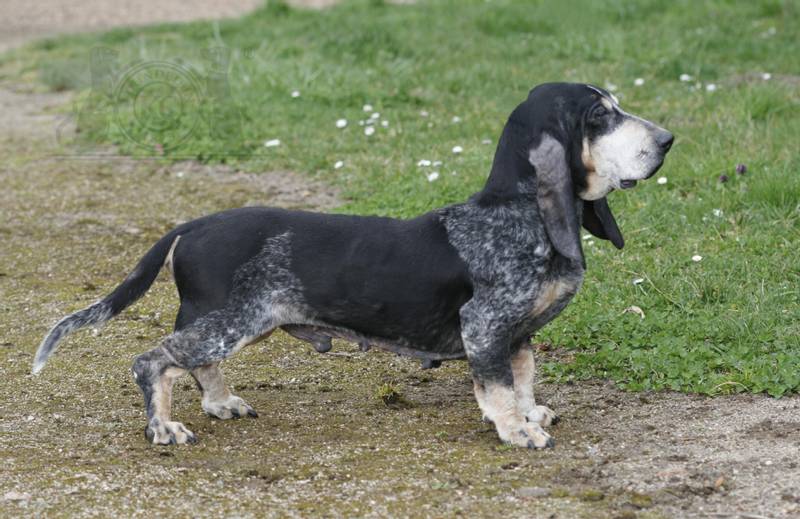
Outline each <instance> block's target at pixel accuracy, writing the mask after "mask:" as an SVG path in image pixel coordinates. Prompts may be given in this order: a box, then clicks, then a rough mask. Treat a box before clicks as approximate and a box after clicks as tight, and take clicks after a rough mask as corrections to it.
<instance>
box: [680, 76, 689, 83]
mask: <svg viewBox="0 0 800 519" xmlns="http://www.w3.org/2000/svg"><path fill="white" fill-rule="evenodd" d="M678 79H680V80H681V81H683V82H684V83H686V82H689V81H691V80H692V76H690V75H689V74H681V76H680V77H679V78H678Z"/></svg>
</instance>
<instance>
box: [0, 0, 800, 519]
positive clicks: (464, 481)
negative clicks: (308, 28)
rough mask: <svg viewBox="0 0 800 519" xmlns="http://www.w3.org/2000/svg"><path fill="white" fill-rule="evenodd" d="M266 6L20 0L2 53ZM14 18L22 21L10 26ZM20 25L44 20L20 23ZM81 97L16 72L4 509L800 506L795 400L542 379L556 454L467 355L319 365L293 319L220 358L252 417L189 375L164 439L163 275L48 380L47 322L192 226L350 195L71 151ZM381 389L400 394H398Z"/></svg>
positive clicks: (68, 348) (1, 306) (82, 338)
mask: <svg viewBox="0 0 800 519" xmlns="http://www.w3.org/2000/svg"><path fill="white" fill-rule="evenodd" d="M256 3H257V2H252V1H237V2H228V3H226V4H224V5H221V6H218V5H217V4H216V3H212V2H206V1H201V2H195V3H192V4H187V5H190V7H186V8H184V7H181V4H179V3H178V2H174V1H165V0H161V1H160V2H157V3H156V2H149V1H148V2H139V3H137V4H136V11H135V12H134V11H132V10H131V11H121V10H118V9H111V8H110V7H108V5H109V3H108V2H82V3H80V4H79V3H78V2H75V3H55V2H53V5H50V6H49V7H50V8H49V9H44V8H43V7H42V6H43V5H45V6H46V5H48V4H49V3H47V4H46V3H41V2H39V3H34V2H28V3H23V2H17V1H16V0H14V1H10V2H9V1H6V2H4V3H2V5H0V20H2V21H0V46H2V45H5V46H10V45H12V44H16V42H19V41H21V40H22V39H27V38H29V37H31V36H33V35H44V34H50V33H52V31H59V32H61V31H65V30H79V29H84V28H100V27H107V26H109V25H111V24H116V23H134V22H135V23H146V22H149V21H156V20H164V19H185V18H184V17H188V16H189V15H191V16H192V17H198V16H204V17H212V16H221V15H226V14H230V15H233V14H236V13H238V12H241V11H242V10H246V9H249V8H251V7H252V6H253V5H254V4H256ZM34 4H35V5H34ZM79 5H80V6H82V8H83V9H86V11H80V10H79V8H78V6H79ZM81 12H89V13H92V14H91V16H88V17H85V16H81ZM9 13H12V14H15V15H16V16H17V19H18V20H21V21H20V22H19V23H18V25H17V26H15V27H12V28H11V29H12V30H10V31H9V30H8V28H7V27H3V26H2V25H3V24H7V23H8V20H10V19H11V18H10V17H9ZM19 13H27V14H24V15H23V16H21V17H20V16H18V15H19ZM36 13H39V14H38V15H37V14H36ZM104 13H105V14H104ZM58 16H63V17H64V18H61V19H59V18H58ZM68 20H71V21H68ZM25 23H27V24H28V25H27V27H31V29H29V30H27V29H26V30H21V29H20V30H18V28H19V27H26V26H25V25H24V24H25ZM48 27H49V28H48ZM36 28H40V29H36ZM4 29H5V30H4ZM14 31H17V34H18V35H19V36H15V33H14ZM15 38H16V39H15ZM69 101H70V99H69V96H68V95H66V94H49V93H41V92H36V91H35V90H34V89H33V88H32V87H30V86H28V85H24V84H18V83H8V82H6V83H3V84H0V111H2V113H3V117H2V118H0V156H2V157H3V160H2V162H1V163H0V179H2V184H3V189H2V190H0V239H1V240H2V244H3V245H2V247H0V395H3V396H2V398H0V460H2V463H3V466H4V469H3V471H0V516H2V517H22V516H31V515H43V516H76V517H98V516H100V517H108V516H112V515H120V516H126V517H127V516H152V515H154V514H158V515H165V514H166V513H170V514H171V515H176V516H196V515H222V516H236V517H263V516H270V517H309V516H315V515H324V516H351V517H352V516H365V517H385V516H398V517H402V516H413V517H446V516H454V515H462V516H467V517H482V516H498V515H500V514H502V515H503V516H506V517H548V518H549V517H559V518H565V519H568V518H574V517H587V518H597V517H615V518H628V519H629V518H637V517H638V518H655V517H719V518H749V519H759V518H764V517H770V518H772V517H787V518H788V517H798V516H800V490H798V488H800V467H798V455H799V454H800V398H798V397H795V396H792V397H788V398H784V399H781V400H774V399H770V398H767V397H763V396H753V395H740V396H733V397H721V398H707V397H700V396H692V395H682V394H675V393H655V394H631V393H625V392H621V391H618V390H616V389H614V388H613V387H611V386H610V385H608V384H605V383H602V382H585V383H580V384H574V385H571V384H567V385H550V384H540V385H539V386H538V388H537V391H538V392H537V394H538V395H539V396H540V400H541V401H542V402H543V403H547V404H548V405H550V406H551V407H553V408H554V409H556V410H557V411H558V412H559V413H560V415H561V416H562V418H563V420H562V422H561V423H560V424H559V425H557V426H556V427H554V428H553V429H552V431H551V432H552V434H553V435H554V436H555V438H556V440H557V442H558V444H557V447H556V448H555V449H553V450H548V451H541V452H528V451H521V450H514V449H507V448H506V447H504V446H501V445H499V444H498V443H497V440H496V437H495V434H494V432H493V431H492V430H491V428H490V427H487V426H486V425H484V424H482V423H481V422H480V420H479V418H480V414H479V412H478V409H477V405H476V404H475V402H474V398H473V397H472V395H471V384H470V382H469V377H468V372H467V369H466V366H465V365H464V364H463V363H459V362H454V363H450V364H447V365H445V367H443V368H441V369H439V370H434V371H424V372H423V371H420V370H419V367H418V364H417V363H416V362H413V361H410V360H407V359H400V358H397V357H395V356H393V355H389V354H383V353H379V352H370V353H367V354H362V353H360V352H358V351H357V348H355V347H354V346H352V345H349V344H345V343H337V344H336V346H335V348H334V350H333V352H332V354H328V355H318V354H316V353H313V352H312V351H310V348H308V347H307V346H305V345H301V344H298V343H297V342H296V341H294V340H291V339H290V338H288V337H287V336H285V335H283V334H280V333H278V334H275V335H273V336H272V337H270V339H269V340H267V341H266V342H263V343H261V344H258V345H255V346H253V347H251V348H248V349H247V350H246V351H244V352H241V353H240V354H239V355H238V356H236V357H235V358H234V359H231V360H230V361H228V362H226V367H225V371H226V374H227V376H228V377H229V380H230V381H231V383H232V384H233V386H234V388H235V390H236V392H237V393H238V394H240V395H241V396H242V397H244V398H245V399H246V400H248V402H250V403H251V404H253V405H254V407H256V408H257V409H258V410H259V412H260V414H261V417H260V418H259V419H257V420H237V421H234V422H228V421H225V422H222V421H215V420H211V419H209V418H207V417H206V416H204V415H203V414H202V412H201V411H200V409H199V397H198V395H197V393H196V391H195V390H194V388H193V386H192V384H190V383H189V381H188V380H186V379H184V380H182V381H181V382H179V384H178V386H177V389H176V397H175V404H174V413H175V415H176V418H177V419H180V420H182V421H184V422H185V423H186V424H187V425H188V426H189V427H190V428H191V429H192V430H193V431H194V432H196V433H197V434H198V437H199V440H200V444H198V445H196V446H193V447H181V448H162V447H159V448H155V447H151V446H149V445H147V444H146V443H145V441H144V439H143V435H142V433H141V432H142V429H143V426H144V417H143V410H142V404H141V397H140V395H139V393H138V390H137V388H136V386H135V384H134V382H133V380H132V377H131V376H130V372H129V366H130V363H131V359H132V358H133V356H134V355H136V354H137V353H140V352H142V351H146V350H148V349H150V348H152V347H153V345H154V344H155V343H156V342H157V341H158V339H159V338H160V337H163V336H164V335H165V334H166V333H168V330H169V327H170V323H171V321H172V319H173V316H174V311H175V307H176V304H175V303H176V297H175V294H174V288H173V286H172V284H171V282H170V280H169V278H168V277H167V276H166V275H162V276H161V277H160V278H159V280H158V281H157V282H156V284H155V285H154V287H153V289H152V290H151V292H150V293H149V294H148V296H147V297H146V298H144V299H143V300H142V301H140V302H139V303H138V304H137V305H136V306H135V307H133V308H132V309H130V310H128V311H126V312H125V313H123V315H121V316H120V317H119V318H118V319H117V320H116V321H114V322H113V323H112V324H110V325H109V326H107V327H106V328H104V329H103V330H99V331H94V332H91V331H85V332H83V333H81V334H79V335H76V336H74V337H72V338H71V339H69V340H68V341H66V343H65V344H64V345H63V347H62V349H61V350H60V351H59V352H58V353H56V355H55V356H54V358H53V359H52V360H51V362H50V364H49V365H48V366H47V368H46V369H45V371H44V372H43V373H42V374H41V375H40V376H38V377H33V376H31V375H29V369H30V362H31V360H32V356H33V353H34V350H35V348H36V345H37V343H38V341H39V340H40V338H41V336H42V335H43V334H44V333H45V332H46V330H47V329H48V327H49V326H50V325H51V324H52V323H53V322H54V321H55V320H57V319H58V318H59V317H61V316H63V315H64V314H65V313H67V312H69V311H72V310H75V309H77V308H80V307H82V306H85V305H86V304H87V303H89V302H91V301H93V300H95V299H97V298H98V297H100V296H102V295H104V294H105V293H106V292H107V291H108V290H109V289H111V288H112V287H113V286H114V285H115V283H116V282H117V281H118V280H120V279H121V278H122V277H124V275H125V274H126V273H127V272H128V271H129V270H130V268H131V267H132V265H133V264H134V263H135V261H136V259H138V257H139V256H140V255H141V254H142V253H143V252H144V251H145V250H146V249H147V247H148V246H149V245H150V244H151V243H152V242H153V241H154V240H155V239H156V238H157V237H158V236H159V235H160V233H162V232H163V231H164V230H165V229H166V228H168V227H170V226H171V225H173V224H174V223H175V222H177V221H181V220H185V219H187V218H190V217H194V216H198V215H200V214H204V213H207V212H210V211H214V210H219V209H221V208H224V207H232V206H238V205H246V204H253V203H264V204H275V205H283V206H287V207H306V208H315V209H325V208H330V207H332V206H334V205H335V204H336V203H337V199H336V196H335V193H331V192H330V190H329V189H328V188H327V187H326V186H324V185H321V184H315V183H311V182H308V181H307V180H305V179H304V178H303V177H301V176H298V175H293V174H291V173H287V172H273V173H265V174H261V175H252V174H247V173H243V172H238V171H235V170H233V169H231V168H224V167H208V166H203V165H199V164H195V163H191V162H185V163H179V164H173V165H165V164H163V163H159V162H156V161H139V162H137V161H132V160H129V159H120V158H118V157H114V156H113V154H109V155H108V156H107V157H103V156H102V154H101V155H95V156H94V158H92V159H91V160H79V159H77V158H75V159H74V160H68V158H69V157H67V158H66V159H65V157H64V152H65V150H64V149H63V148H62V147H60V144H58V143H57V142H56V141H55V139H54V135H55V129H56V128H61V129H62V130H63V131H65V132H67V133H68V132H69V131H70V125H69V124H68V123H65V122H64V120H63V119H62V118H61V117H59V116H57V115H53V114H54V113H56V112H57V109H59V108H61V107H63V106H64V105H65V104H66V103H68V102H69ZM567 355H568V353H567V352H564V351H563V350H561V349H558V348H556V349H555V350H553V351H546V352H541V353H540V357H551V358H556V357H560V358H562V359H564V358H565V357H566V356H567ZM383 384H390V385H391V386H392V387H394V388H396V390H397V391H399V392H400V393H401V394H402V396H403V397H404V399H405V404H403V405H399V406H397V405H396V406H391V407H387V406H386V405H384V404H383V402H382V401H381V399H380V397H379V393H380V387H381V385H383Z"/></svg>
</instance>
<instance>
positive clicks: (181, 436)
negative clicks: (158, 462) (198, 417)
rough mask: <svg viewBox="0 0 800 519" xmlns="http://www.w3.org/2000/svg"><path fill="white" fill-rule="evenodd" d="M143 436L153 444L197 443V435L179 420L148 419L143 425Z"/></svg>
mask: <svg viewBox="0 0 800 519" xmlns="http://www.w3.org/2000/svg"><path fill="white" fill-rule="evenodd" d="M144 437H145V438H147V441H148V442H150V443H152V444H153V445H183V444H186V443H189V444H194V443H197V437H196V436H195V435H194V433H193V432H192V431H190V430H189V429H187V428H186V427H184V425H183V424H182V423H180V422H164V423H161V422H160V421H159V420H158V419H155V418H154V419H152V420H150V423H149V424H148V425H147V427H145V430H144Z"/></svg>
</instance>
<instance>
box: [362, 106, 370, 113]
mask: <svg viewBox="0 0 800 519" xmlns="http://www.w3.org/2000/svg"><path fill="white" fill-rule="evenodd" d="M362 110H364V111H365V112H371V111H372V105H364V107H363V108H362Z"/></svg>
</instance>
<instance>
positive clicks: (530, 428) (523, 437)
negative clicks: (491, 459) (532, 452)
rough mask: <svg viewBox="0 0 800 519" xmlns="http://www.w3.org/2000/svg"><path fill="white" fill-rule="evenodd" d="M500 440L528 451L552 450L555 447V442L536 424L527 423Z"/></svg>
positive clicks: (501, 435)
mask: <svg viewBox="0 0 800 519" xmlns="http://www.w3.org/2000/svg"><path fill="white" fill-rule="evenodd" d="M500 439H501V440H502V441H503V442H505V443H509V444H511V445H515V446H517V447H525V448H526V449H550V448H552V447H555V444H556V443H555V440H553V438H551V437H550V435H549V434H547V433H546V432H545V431H544V430H543V429H542V428H541V427H540V426H539V424H535V423H525V424H522V426H521V427H519V428H515V429H511V430H510V431H508V432H506V433H504V434H500Z"/></svg>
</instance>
